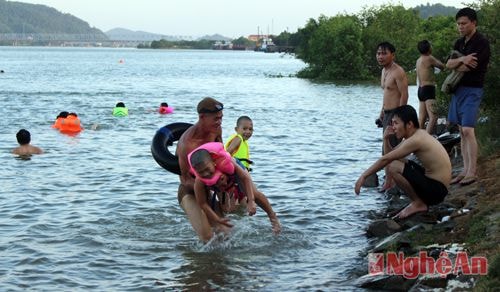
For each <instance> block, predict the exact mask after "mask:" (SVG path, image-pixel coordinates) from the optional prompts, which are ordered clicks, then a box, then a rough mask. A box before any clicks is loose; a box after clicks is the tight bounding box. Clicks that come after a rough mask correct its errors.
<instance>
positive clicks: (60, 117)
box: [52, 111, 69, 130]
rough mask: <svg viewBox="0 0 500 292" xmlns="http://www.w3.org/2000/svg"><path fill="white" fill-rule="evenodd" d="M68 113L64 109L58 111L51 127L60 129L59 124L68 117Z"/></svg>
mask: <svg viewBox="0 0 500 292" xmlns="http://www.w3.org/2000/svg"><path fill="white" fill-rule="evenodd" d="M68 115H69V113H68V112H66V111H62V112H60V113H59V114H58V115H57V117H56V121H55V122H54V124H53V125H52V128H54V129H58V130H60V129H61V124H62V123H63V121H64V119H66V118H67V117H68Z"/></svg>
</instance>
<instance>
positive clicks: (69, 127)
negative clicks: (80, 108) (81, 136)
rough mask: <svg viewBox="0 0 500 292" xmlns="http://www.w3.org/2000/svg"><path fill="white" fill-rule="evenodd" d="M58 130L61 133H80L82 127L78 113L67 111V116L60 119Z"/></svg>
mask: <svg viewBox="0 0 500 292" xmlns="http://www.w3.org/2000/svg"><path fill="white" fill-rule="evenodd" d="M59 130H60V131H61V133H63V134H68V135H75V134H78V133H80V132H81V131H82V130H83V128H82V125H81V122H80V118H79V117H78V115H77V114H76V113H74V112H71V113H69V114H68V116H67V117H66V118H65V119H63V120H62V121H61V124H60V127H59Z"/></svg>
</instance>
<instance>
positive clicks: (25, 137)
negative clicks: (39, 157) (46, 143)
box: [12, 129, 43, 156]
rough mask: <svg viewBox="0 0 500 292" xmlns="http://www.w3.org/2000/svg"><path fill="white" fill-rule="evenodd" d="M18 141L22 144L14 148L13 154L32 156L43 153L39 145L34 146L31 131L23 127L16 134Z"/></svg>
mask: <svg viewBox="0 0 500 292" xmlns="http://www.w3.org/2000/svg"><path fill="white" fill-rule="evenodd" d="M16 138H17V142H18V143H19V145H20V146H18V147H16V148H14V149H13V150H12V154H15V155H20V156H30V155H32V154H42V153H43V151H42V149H40V148H39V147H36V146H33V145H31V144H30V142H31V133H30V132H29V131H28V130H25V129H21V130H19V132H17V134H16Z"/></svg>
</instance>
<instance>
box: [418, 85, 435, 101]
mask: <svg viewBox="0 0 500 292" xmlns="http://www.w3.org/2000/svg"><path fill="white" fill-rule="evenodd" d="M428 99H436V86H434V85H424V86H420V87H419V88H418V100H420V101H426V100H428Z"/></svg>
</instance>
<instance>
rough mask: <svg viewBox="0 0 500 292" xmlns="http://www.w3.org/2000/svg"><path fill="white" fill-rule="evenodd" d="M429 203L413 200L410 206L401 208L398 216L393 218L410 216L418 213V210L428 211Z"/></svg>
mask: <svg viewBox="0 0 500 292" xmlns="http://www.w3.org/2000/svg"><path fill="white" fill-rule="evenodd" d="M427 209H428V208H427V205H425V204H416V203H415V202H411V203H410V204H409V205H408V206H406V207H405V208H404V209H403V210H401V211H400V212H399V213H398V214H396V216H394V217H392V218H400V219H404V218H408V217H409V216H411V215H413V214H415V213H418V212H426V211H427Z"/></svg>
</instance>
